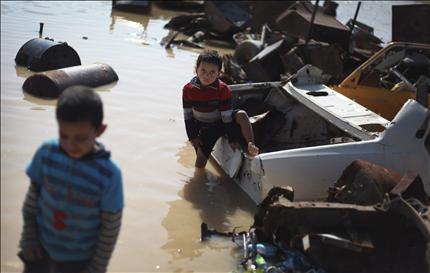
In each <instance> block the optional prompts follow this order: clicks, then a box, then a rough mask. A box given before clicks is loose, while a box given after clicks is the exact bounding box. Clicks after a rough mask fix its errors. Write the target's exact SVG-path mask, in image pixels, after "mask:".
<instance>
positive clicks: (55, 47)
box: [15, 38, 81, 71]
mask: <svg viewBox="0 0 430 273" xmlns="http://www.w3.org/2000/svg"><path fill="white" fill-rule="evenodd" d="M15 63H16V64H17V65H22V66H25V67H27V68H28V69H30V70H33V71H46V70H52V69H58V68H64V67H69V66H75V65H80V64H81V59H80V58H79V55H78V53H76V51H75V50H74V49H73V48H71V47H70V46H69V45H68V44H67V43H66V42H63V43H62V42H54V40H51V39H46V38H45V39H42V38H34V39H31V40H29V41H28V42H26V43H25V44H24V45H23V46H22V47H21V48H20V49H19V51H18V53H17V54H16V57H15Z"/></svg>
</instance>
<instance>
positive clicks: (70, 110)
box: [56, 85, 103, 129]
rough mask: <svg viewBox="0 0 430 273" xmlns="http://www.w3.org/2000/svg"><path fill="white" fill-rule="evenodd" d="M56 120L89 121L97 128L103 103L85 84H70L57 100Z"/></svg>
mask: <svg viewBox="0 0 430 273" xmlns="http://www.w3.org/2000/svg"><path fill="white" fill-rule="evenodd" d="M56 116H57V120H61V121H65V122H80V121H90V122H91V125H92V126H93V127H94V128H96V129H97V128H99V127H100V126H101V124H102V121H103V103H102V100H101V98H100V96H99V95H98V94H97V93H96V92H94V90H93V89H91V88H89V87H87V86H79V85H76V86H71V87H69V88H67V89H66V90H64V92H63V93H62V94H61V95H60V97H59V98H58V101H57V109H56Z"/></svg>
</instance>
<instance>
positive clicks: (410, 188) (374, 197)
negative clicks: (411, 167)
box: [327, 160, 428, 205]
mask: <svg viewBox="0 0 430 273" xmlns="http://www.w3.org/2000/svg"><path fill="white" fill-rule="evenodd" d="M388 193H390V194H392V195H393V196H403V197H404V198H416V199H418V200H419V201H420V202H422V203H424V204H428V200H427V197H426V195H425V191H424V185H423V183H422V181H421V179H420V177H419V176H418V175H417V173H415V172H408V173H406V174H405V175H404V176H403V177H402V176H401V175H400V174H399V173H396V172H393V171H390V170H388V169H387V168H384V167H382V166H380V165H377V164H373V163H371V162H368V161H364V160H355V161H353V162H352V163H351V164H350V165H349V166H348V167H346V168H345V170H344V171H343V173H342V175H341V176H340V178H339V179H338V180H337V181H336V183H335V184H334V187H332V188H331V189H329V196H328V198H327V201H329V202H339V203H349V204H359V205H375V204H377V203H381V202H383V200H384V198H385V195H386V194H388Z"/></svg>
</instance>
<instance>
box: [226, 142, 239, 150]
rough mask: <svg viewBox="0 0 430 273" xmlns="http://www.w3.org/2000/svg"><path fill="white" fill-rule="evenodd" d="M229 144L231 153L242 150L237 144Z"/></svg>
mask: <svg viewBox="0 0 430 273" xmlns="http://www.w3.org/2000/svg"><path fill="white" fill-rule="evenodd" d="M229 144H230V147H231V149H232V150H233V151H236V150H240V149H241V148H242V147H241V146H240V143H239V142H230V143H229Z"/></svg>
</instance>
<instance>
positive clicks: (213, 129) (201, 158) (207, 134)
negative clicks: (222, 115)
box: [196, 121, 224, 168]
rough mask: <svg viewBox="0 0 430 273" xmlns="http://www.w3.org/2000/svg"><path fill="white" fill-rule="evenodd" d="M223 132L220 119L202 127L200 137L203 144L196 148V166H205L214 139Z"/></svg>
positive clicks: (213, 144)
mask: <svg viewBox="0 0 430 273" xmlns="http://www.w3.org/2000/svg"><path fill="white" fill-rule="evenodd" d="M223 133H224V125H223V124H222V122H221V121H220V122H216V123H213V124H208V125H206V126H205V127H202V129H201V131H200V139H201V140H202V143H203V145H202V146H201V148H200V149H197V158H196V168H204V167H205V166H206V164H207V161H208V159H209V156H210V155H211V153H212V149H213V147H214V146H215V143H216V141H217V140H218V138H219V137H220V136H222V134H223Z"/></svg>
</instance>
